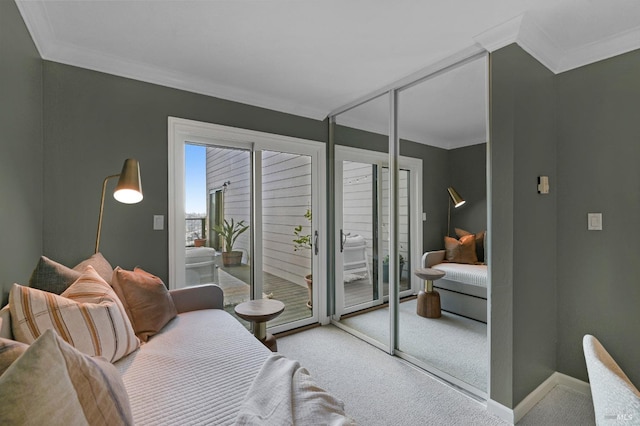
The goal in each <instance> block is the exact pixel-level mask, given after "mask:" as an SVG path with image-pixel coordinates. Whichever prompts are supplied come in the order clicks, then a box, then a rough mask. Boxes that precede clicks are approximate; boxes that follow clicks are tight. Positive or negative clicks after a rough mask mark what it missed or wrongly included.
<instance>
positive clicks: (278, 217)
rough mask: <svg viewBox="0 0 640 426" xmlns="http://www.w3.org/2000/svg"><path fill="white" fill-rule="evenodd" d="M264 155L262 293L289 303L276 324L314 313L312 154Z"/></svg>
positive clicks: (305, 317)
mask: <svg viewBox="0 0 640 426" xmlns="http://www.w3.org/2000/svg"><path fill="white" fill-rule="evenodd" d="M261 155H262V191H261V192H262V259H263V260H262V279H263V293H264V294H263V297H267V298H274V299H277V300H280V301H281V302H283V303H284V304H285V310H284V312H283V313H282V314H280V315H279V316H278V317H276V318H275V319H273V320H271V321H270V322H269V325H270V326H277V325H281V324H287V323H292V322H295V321H299V320H304V319H308V318H311V317H312V314H313V305H314V300H313V299H314V298H313V272H314V271H313V263H314V262H313V256H314V250H313V249H314V231H313V229H314V227H313V226H312V221H313V217H314V215H313V214H312V211H313V206H312V186H313V185H312V182H313V167H312V157H311V156H310V155H302V154H293V153H287V152H278V151H261ZM316 229H317V228H316Z"/></svg>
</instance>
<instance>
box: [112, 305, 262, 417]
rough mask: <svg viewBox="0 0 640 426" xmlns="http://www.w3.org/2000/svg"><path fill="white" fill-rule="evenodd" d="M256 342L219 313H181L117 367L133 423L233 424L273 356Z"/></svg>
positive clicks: (235, 322)
mask: <svg viewBox="0 0 640 426" xmlns="http://www.w3.org/2000/svg"><path fill="white" fill-rule="evenodd" d="M178 326H180V327H179V330H178V329H177V327H178ZM185 329H187V330H188V332H185ZM256 343H257V341H256V340H255V337H253V335H251V333H249V332H247V330H246V329H245V328H244V327H243V326H242V325H241V324H240V323H239V322H238V321H237V320H236V319H235V318H233V317H232V316H231V315H229V314H228V313H226V312H224V311H222V310H218V309H209V310H203V311H194V312H186V313H182V314H180V315H179V316H178V317H177V318H175V319H174V320H172V321H171V322H170V323H169V324H167V326H165V328H164V329H163V330H162V332H161V333H159V334H157V335H155V336H153V337H152V338H151V339H149V342H148V343H146V344H144V345H143V346H142V347H141V348H140V349H139V350H138V351H136V352H134V353H133V354H131V355H129V356H128V357H125V358H123V359H121V360H120V361H118V362H116V363H115V365H116V367H117V368H118V369H119V370H120V372H121V373H122V377H123V380H124V384H125V387H126V388H127V392H128V393H129V399H130V401H131V409H132V411H133V419H134V421H135V424H136V425H154V426H155V425H193V424H208V425H213V424H215V425H228V424H233V423H234V421H235V419H236V416H237V414H238V411H239V408H240V404H241V403H242V401H243V400H244V398H245V395H246V393H247V391H248V389H249V388H250V386H251V383H252V382H253V379H254V377H256V375H257V374H258V372H259V371H260V369H261V368H262V365H263V363H264V361H265V360H266V359H267V358H268V357H269V355H270V354H271V352H270V351H269V350H268V349H267V348H266V347H264V346H263V345H262V344H256ZM212 347H213V348H215V350H211V348H212Z"/></svg>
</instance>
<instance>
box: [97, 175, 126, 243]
mask: <svg viewBox="0 0 640 426" xmlns="http://www.w3.org/2000/svg"><path fill="white" fill-rule="evenodd" d="M117 177H120V174H117V175H111V176H107V177H106V178H104V182H102V196H101V197H100V215H99V216H98V232H97V234H96V250H95V252H94V253H97V252H98V249H99V247H100V232H101V231H102V212H103V211H104V194H105V193H106V192H107V182H108V181H109V179H113V178H117Z"/></svg>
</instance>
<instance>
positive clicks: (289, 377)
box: [236, 354, 355, 426]
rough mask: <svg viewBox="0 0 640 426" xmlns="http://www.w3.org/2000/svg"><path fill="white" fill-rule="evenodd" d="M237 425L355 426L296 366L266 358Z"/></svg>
mask: <svg viewBox="0 0 640 426" xmlns="http://www.w3.org/2000/svg"><path fill="white" fill-rule="evenodd" d="M236 424H237V425H278V426H285V425H335V426H340V425H344V426H346V425H355V423H354V422H353V420H352V419H350V418H348V417H347V416H346V415H345V413H344V404H343V403H342V401H340V400H339V399H337V398H335V397H334V396H332V395H331V394H329V393H328V392H326V391H325V390H323V389H321V388H319V387H318V385H317V384H316V382H315V380H313V379H312V378H311V376H310V375H309V372H308V371H307V370H306V369H305V368H302V367H301V366H300V363H298V362H297V361H293V360H290V359H287V358H285V357H284V356H282V355H278V354H274V355H272V356H270V357H269V358H267V360H266V361H265V363H264V365H263V366H262V369H261V370H260V372H259V373H258V375H257V376H256V378H255V380H254V381H253V384H252V385H251V388H250V389H249V392H248V393H247V396H246V398H245V400H244V402H243V403H242V406H241V407H240V413H239V414H238V418H237V423H236Z"/></svg>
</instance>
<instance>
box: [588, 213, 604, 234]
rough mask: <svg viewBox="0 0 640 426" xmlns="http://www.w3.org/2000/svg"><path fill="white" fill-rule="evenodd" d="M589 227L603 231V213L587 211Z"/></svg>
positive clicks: (592, 229) (589, 228)
mask: <svg viewBox="0 0 640 426" xmlns="http://www.w3.org/2000/svg"><path fill="white" fill-rule="evenodd" d="M587 229H588V230H589V231H602V213H587Z"/></svg>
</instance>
